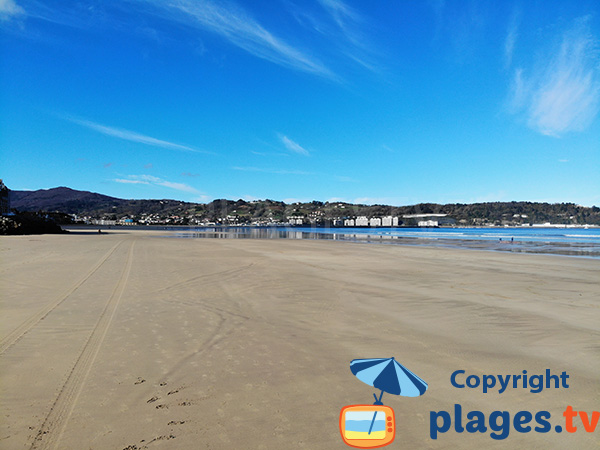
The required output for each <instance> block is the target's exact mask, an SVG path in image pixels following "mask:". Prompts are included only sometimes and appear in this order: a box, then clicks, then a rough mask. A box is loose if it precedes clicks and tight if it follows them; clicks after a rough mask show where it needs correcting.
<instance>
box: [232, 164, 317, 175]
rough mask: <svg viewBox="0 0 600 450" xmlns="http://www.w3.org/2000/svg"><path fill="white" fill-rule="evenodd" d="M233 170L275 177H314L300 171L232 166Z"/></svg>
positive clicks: (310, 173) (311, 173) (309, 173)
mask: <svg viewBox="0 0 600 450" xmlns="http://www.w3.org/2000/svg"><path fill="white" fill-rule="evenodd" d="M232 169H233V170H239V171H242V172H262V173H272V174H276V175H314V173H313V172H305V171H302V170H285V169H269V168H261V167H241V166H234V167H232Z"/></svg>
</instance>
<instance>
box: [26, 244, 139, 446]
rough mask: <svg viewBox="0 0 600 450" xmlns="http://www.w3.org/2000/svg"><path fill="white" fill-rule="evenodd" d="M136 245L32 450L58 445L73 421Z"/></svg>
mask: <svg viewBox="0 0 600 450" xmlns="http://www.w3.org/2000/svg"><path fill="white" fill-rule="evenodd" d="M134 245H135V240H134V241H133V242H132V243H131V246H130V247H129V252H128V254H127V261H126V262H125V268H124V269H123V272H122V274H121V278H120V279H119V281H118V282H117V284H116V285H115V288H114V289H113V292H112V294H111V295H110V297H109V299H108V301H107V302H106V306H105V307H104V310H103V311H102V313H101V314H100V318H99V319H98V322H97V323H96V326H95V327H94V329H93V330H92V332H91V334H90V336H89V338H88V340H87V342H86V343H85V346H84V347H83V350H82V351H81V353H80V354H79V356H78V358H77V360H76V361H75V365H74V366H73V368H72V369H71V371H70V373H69V375H68V377H67V381H65V384H64V385H63V387H62V389H61V390H60V392H59V393H58V397H57V398H56V400H55V401H54V403H53V405H52V407H51V408H50V412H49V413H48V415H47V416H46V418H45V419H44V422H43V423H42V426H41V427H40V429H39V431H38V433H37V435H36V437H35V439H34V440H33V442H32V444H31V447H30V450H34V449H56V448H58V444H59V442H60V438H61V436H62V434H63V433H64V430H65V428H66V425H67V422H68V421H69V418H70V416H71V414H72V412H73V409H74V408H75V405H76V403H77V399H78V398H79V395H80V394H81V391H82V389H83V385H84V384H85V381H86V379H87V377H88V375H89V374H90V370H91V368H92V365H93V364H94V361H95V359H96V357H97V356H98V352H99V350H100V347H101V346H102V343H103V342H104V338H105V337H106V333H107V332H108V329H109V327H110V324H111V322H112V319H113V317H114V315H115V312H116V311H117V309H118V307H119V304H120V302H121V297H122V296H123V291H124V290H125V286H126V285H127V280H128V279H129V273H130V272H131V266H132V263H133V247H134Z"/></svg>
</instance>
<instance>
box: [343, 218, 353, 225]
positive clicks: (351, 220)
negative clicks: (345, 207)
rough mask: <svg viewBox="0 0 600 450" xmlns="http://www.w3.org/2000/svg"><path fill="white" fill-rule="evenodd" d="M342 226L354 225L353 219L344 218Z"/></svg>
mask: <svg viewBox="0 0 600 450" xmlns="http://www.w3.org/2000/svg"><path fill="white" fill-rule="evenodd" d="M344 226H345V227H353V226H354V219H345V220H344Z"/></svg>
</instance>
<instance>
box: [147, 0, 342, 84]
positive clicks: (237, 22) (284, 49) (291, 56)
mask: <svg viewBox="0 0 600 450" xmlns="http://www.w3.org/2000/svg"><path fill="white" fill-rule="evenodd" d="M145 1H146V2H147V3H150V4H152V5H154V6H155V7H158V8H160V9H163V10H165V11H167V12H168V13H170V17H169V18H170V19H172V20H178V21H180V22H183V23H185V24H187V25H189V26H193V27H198V28H202V29H204V30H208V31H210V32H213V33H215V34H218V35H219V36H221V37H223V38H225V39H226V40H227V41H229V42H230V43H231V44H233V45H235V46H237V47H239V48H241V49H243V50H245V51H247V52H249V53H250V54H252V55H254V56H256V57H258V58H262V59H265V60H267V61H270V62H272V63H275V64H278V65H281V66H285V67H289V68H292V69H296V70H299V71H303V72H308V73H311V74H314V75H318V76H321V77H324V78H329V79H333V80H336V79H337V76H336V75H335V74H334V73H333V72H332V71H331V70H330V69H329V68H327V67H326V66H325V65H324V64H323V63H321V62H320V61H319V60H318V59H316V58H314V57H311V56H309V55H307V54H305V53H303V52H302V51H300V50H299V49H297V48H295V47H293V46H292V45H290V44H288V43H287V42H285V41H284V40H283V39H281V38H279V37H277V36H275V35H274V34H273V33H271V32H269V31H268V30H267V29H266V28H264V27H263V26H262V25H261V24H260V23H258V22H257V21H256V20H255V19H254V18H253V17H251V16H250V15H249V14H248V13H247V12H246V11H244V10H243V9H242V8H241V7H239V6H236V5H234V4H232V3H224V2H219V3H213V2H211V1H208V0H201V1H192V0H178V1H172V2H162V1H157V0H145ZM163 17H164V16H163Z"/></svg>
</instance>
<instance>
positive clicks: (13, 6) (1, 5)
mask: <svg viewBox="0 0 600 450" xmlns="http://www.w3.org/2000/svg"><path fill="white" fill-rule="evenodd" d="M24 14H25V10H24V9H23V8H22V7H20V6H19V5H17V3H16V2H15V0H0V21H4V20H9V19H11V18H13V17H17V16H21V15H24Z"/></svg>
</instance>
